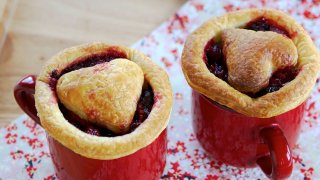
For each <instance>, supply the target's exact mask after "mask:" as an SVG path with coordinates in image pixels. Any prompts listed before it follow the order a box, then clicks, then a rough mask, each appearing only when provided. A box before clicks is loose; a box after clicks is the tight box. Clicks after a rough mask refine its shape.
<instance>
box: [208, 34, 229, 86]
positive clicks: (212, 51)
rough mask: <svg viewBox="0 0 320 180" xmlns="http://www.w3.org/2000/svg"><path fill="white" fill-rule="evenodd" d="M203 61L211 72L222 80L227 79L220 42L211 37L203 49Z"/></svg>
mask: <svg viewBox="0 0 320 180" xmlns="http://www.w3.org/2000/svg"><path fill="white" fill-rule="evenodd" d="M204 61H205V63H206V65H207V68H208V69H209V71H210V72H211V73H213V74H214V75H215V76H217V77H218V78H220V79H222V80H224V81H227V80H228V69H227V65H226V63H225V60H224V56H223V53H222V46H221V44H219V43H216V42H215V41H214V40H213V39H211V40H210V41H209V42H208V43H207V45H206V46H205V49H204Z"/></svg>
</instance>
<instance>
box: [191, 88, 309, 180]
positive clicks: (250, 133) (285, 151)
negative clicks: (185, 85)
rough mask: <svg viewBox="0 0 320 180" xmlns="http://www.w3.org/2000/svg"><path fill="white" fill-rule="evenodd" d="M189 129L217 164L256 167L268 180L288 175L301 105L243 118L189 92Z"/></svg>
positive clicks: (302, 106) (299, 119)
mask: <svg viewBox="0 0 320 180" xmlns="http://www.w3.org/2000/svg"><path fill="white" fill-rule="evenodd" d="M192 106H193V107H192V109H193V113H192V114H193V128H194V131H195V133H196V136H197V138H198V140H199V141H200V143H201V145H202V147H203V148H204V149H205V150H206V151H207V152H208V153H209V154H211V155H212V156H213V158H215V159H216V160H218V161H221V162H223V163H226V164H230V165H233V166H237V167H255V166H259V167H260V168H261V169H262V171H263V172H264V173H265V174H266V175H267V176H268V177H269V178H272V179H283V178H287V177H289V176H290V174H291V172H292V166H293V162H292V155H291V150H290V148H292V147H293V146H294V145H295V142H296V140H297V138H298V134H299V130H300V124H301V123H300V122H301V119H302V118H303V115H304V107H305V103H303V104H301V105H300V106H298V107H296V108H295V109H293V110H291V111H288V112H286V113H284V114H281V115H278V116H275V117H271V118H254V117H247V116H245V115H243V114H240V113H237V112H235V111H233V110H231V109H229V108H227V107H225V106H222V105H219V104H218V103H216V102H213V101H212V100H210V99H208V98H206V97H205V96H204V95H202V94H200V93H198V92H196V91H194V90H193V92H192Z"/></svg>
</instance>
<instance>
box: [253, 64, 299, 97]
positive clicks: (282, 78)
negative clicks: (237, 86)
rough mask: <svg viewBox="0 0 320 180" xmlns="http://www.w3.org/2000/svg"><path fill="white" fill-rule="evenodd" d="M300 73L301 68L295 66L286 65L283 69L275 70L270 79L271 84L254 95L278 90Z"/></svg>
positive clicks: (257, 95)
mask: <svg viewBox="0 0 320 180" xmlns="http://www.w3.org/2000/svg"><path fill="white" fill-rule="evenodd" d="M298 73H299V70H298V69H296V68H295V67H285V68H283V69H278V70H277V71H276V72H274V73H273V74H272V76H271V78H270V80H269V85H268V86H267V87H266V88H264V89H262V90H261V91H259V92H258V93H256V94H255V95H252V97H259V96H263V95H265V94H267V93H272V92H274V91H278V90H279V89H280V88H282V87H283V86H284V85H285V84H286V83H288V82H290V81H292V80H293V79H294V78H295V77H296V76H297V75H298Z"/></svg>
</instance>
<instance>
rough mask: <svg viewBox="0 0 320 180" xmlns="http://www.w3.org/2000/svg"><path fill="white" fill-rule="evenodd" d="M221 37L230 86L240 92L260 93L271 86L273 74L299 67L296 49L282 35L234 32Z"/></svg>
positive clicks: (227, 30) (267, 32)
mask: <svg viewBox="0 0 320 180" xmlns="http://www.w3.org/2000/svg"><path fill="white" fill-rule="evenodd" d="M221 37H222V43H223V54H224V56H225V58H226V64H227V68H228V82H229V83H230V85H231V86H232V87H234V88H235V89H237V90H238V91H240V92H243V93H257V92H258V91H260V90H261V89H263V88H265V87H267V86H268V84H269V79H270V77H271V75H272V73H273V72H275V71H276V70H278V69H280V68H282V67H287V66H294V65H296V63H297V59H298V54H297V49H296V47H295V45H294V44H293V42H292V41H291V39H290V38H288V37H286V36H283V35H281V34H278V33H275V32H271V31H265V32H264V31H252V30H247V29H235V28H233V29H226V30H223V31H222V36H221Z"/></svg>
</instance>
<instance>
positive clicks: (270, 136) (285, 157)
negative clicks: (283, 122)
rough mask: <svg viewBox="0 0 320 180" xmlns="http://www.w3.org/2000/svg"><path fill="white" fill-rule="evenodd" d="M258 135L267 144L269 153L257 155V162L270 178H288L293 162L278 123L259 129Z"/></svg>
mask: <svg viewBox="0 0 320 180" xmlns="http://www.w3.org/2000/svg"><path fill="white" fill-rule="evenodd" d="M260 136H261V138H262V139H263V141H264V143H265V144H267V146H268V149H269V152H270V154H268V155H265V156H262V157H259V158H258V159H257V164H258V165H259V166H260V168H261V170H262V171H263V172H264V173H265V174H266V175H267V176H268V177H269V178H271V179H285V178H288V177H289V176H290V175H291V172H292V168H293V162H292V155H291V150H290V147H289V145H288V142H287V139H286V138H285V136H284V134H283V132H282V130H281V129H280V127H279V126H278V125H271V126H267V127H264V128H262V129H261V130H260Z"/></svg>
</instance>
